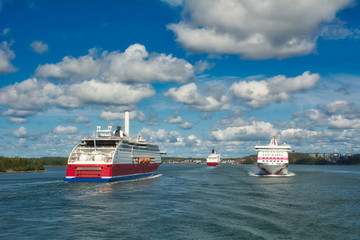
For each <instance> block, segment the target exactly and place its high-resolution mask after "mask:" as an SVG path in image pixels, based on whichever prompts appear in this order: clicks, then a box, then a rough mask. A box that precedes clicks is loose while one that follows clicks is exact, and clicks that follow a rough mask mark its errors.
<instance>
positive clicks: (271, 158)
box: [255, 136, 291, 175]
mask: <svg viewBox="0 0 360 240" xmlns="http://www.w3.org/2000/svg"><path fill="white" fill-rule="evenodd" d="M290 149H291V147H290V146H289V145H286V144H284V145H278V143H277V140H276V137H275V136H272V137H271V140H270V144H269V145H265V146H255V150H256V151H258V155H257V165H258V168H259V174H260V175H287V174H288V166H289V156H288V152H289V151H290Z"/></svg>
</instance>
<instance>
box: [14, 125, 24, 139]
mask: <svg viewBox="0 0 360 240" xmlns="http://www.w3.org/2000/svg"><path fill="white" fill-rule="evenodd" d="M13 135H14V136H15V137H18V138H23V137H26V135H27V131H26V128H25V127H19V128H18V129H17V130H15V131H13Z"/></svg>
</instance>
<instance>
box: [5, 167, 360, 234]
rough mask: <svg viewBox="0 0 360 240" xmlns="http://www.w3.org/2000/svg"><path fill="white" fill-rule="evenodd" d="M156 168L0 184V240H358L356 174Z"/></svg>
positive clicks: (17, 178)
mask: <svg viewBox="0 0 360 240" xmlns="http://www.w3.org/2000/svg"><path fill="white" fill-rule="evenodd" d="M289 168H291V171H292V173H293V174H291V175H290V176H283V177H275V178H273V177H261V176H255V174H254V173H256V170H257V169H256V166H253V165H221V166H220V167H215V168H214V167H206V166H205V165H190V164H189V165H182V164H163V165H161V166H160V168H159V170H158V173H159V174H161V175H158V176H157V177H155V178H152V179H145V180H141V181H131V182H114V183H64V182H63V180H62V178H63V177H64V175H65V168H64V167H53V168H48V170H49V171H47V172H43V173H12V174H1V175H0V239H359V237H360V230H359V229H360V219H359V218H360V217H359V216H360V206H359V200H360V191H359V190H360V189H359V180H360V167H359V166H290V167H289Z"/></svg>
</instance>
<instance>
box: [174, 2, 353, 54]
mask: <svg viewBox="0 0 360 240" xmlns="http://www.w3.org/2000/svg"><path fill="white" fill-rule="evenodd" d="M350 3H351V0H318V1H287V0H276V1H271V0H268V1H263V0H229V1H224V0H213V1H209V0H187V1H185V7H184V12H183V14H182V16H183V20H182V21H180V22H179V23H173V24H169V25H168V26H167V27H168V29H170V30H172V31H174V33H175V34H176V40H177V41H178V42H180V43H181V44H182V45H183V46H184V47H185V48H186V49H189V50H191V51H194V52H206V53H215V54H238V55H240V56H241V57H243V58H249V59H267V58H279V59H281V58H288V57H292V56H299V55H306V54H309V53H311V52H313V51H314V49H315V47H316V41H317V38H318V36H319V35H320V34H321V31H320V30H321V28H322V27H323V25H324V23H327V22H331V21H332V20H334V19H335V16H336V13H337V12H338V11H339V10H341V9H343V8H345V7H346V6H347V5H349V4H350Z"/></svg>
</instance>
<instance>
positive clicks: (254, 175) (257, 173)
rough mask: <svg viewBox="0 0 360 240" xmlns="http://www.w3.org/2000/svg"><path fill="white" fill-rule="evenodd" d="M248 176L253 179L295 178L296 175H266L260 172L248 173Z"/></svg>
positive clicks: (291, 173)
mask: <svg viewBox="0 0 360 240" xmlns="http://www.w3.org/2000/svg"><path fill="white" fill-rule="evenodd" d="M248 174H249V175H250V176H252V177H293V176H295V175H296V174H295V173H293V172H289V173H288V174H286V175H285V174H283V175H264V174H260V173H259V172H248Z"/></svg>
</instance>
